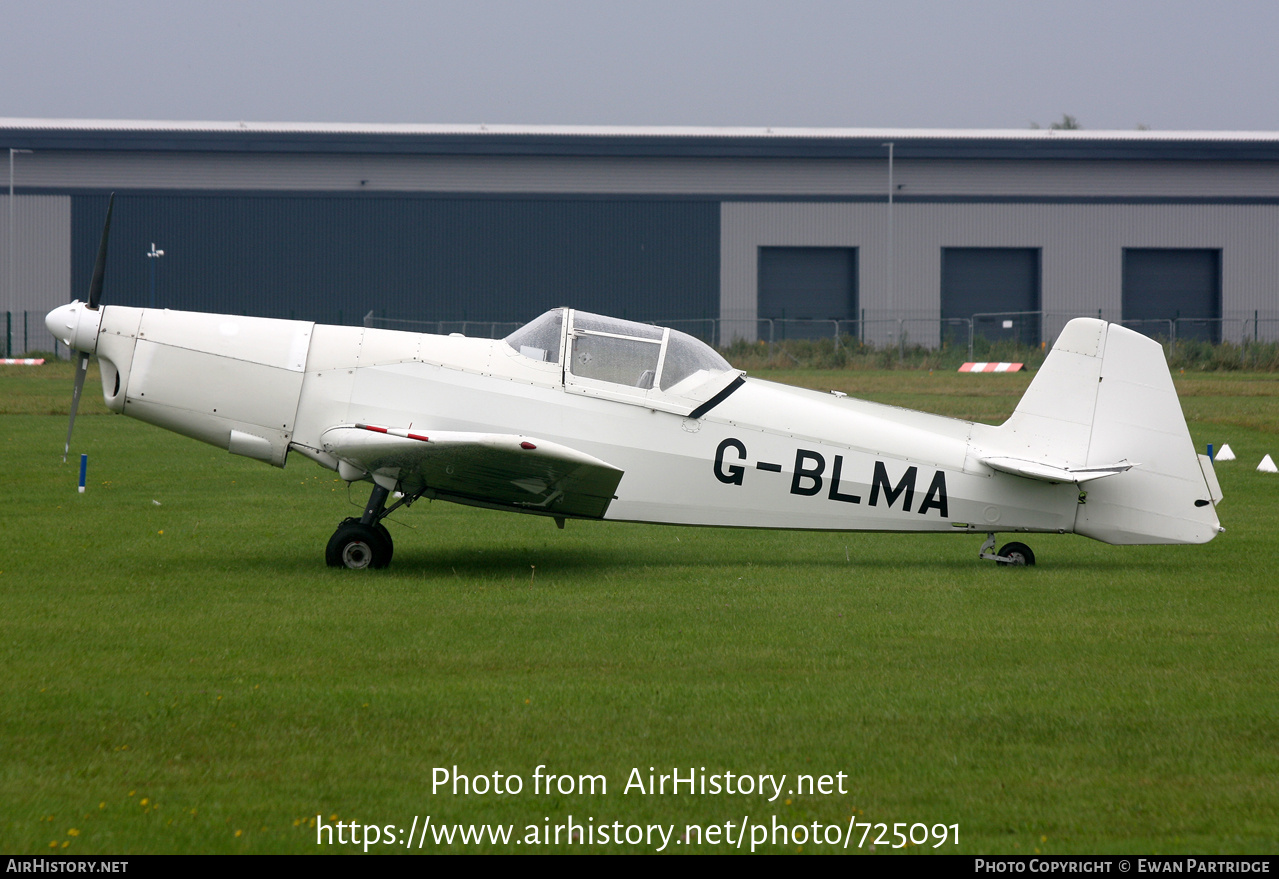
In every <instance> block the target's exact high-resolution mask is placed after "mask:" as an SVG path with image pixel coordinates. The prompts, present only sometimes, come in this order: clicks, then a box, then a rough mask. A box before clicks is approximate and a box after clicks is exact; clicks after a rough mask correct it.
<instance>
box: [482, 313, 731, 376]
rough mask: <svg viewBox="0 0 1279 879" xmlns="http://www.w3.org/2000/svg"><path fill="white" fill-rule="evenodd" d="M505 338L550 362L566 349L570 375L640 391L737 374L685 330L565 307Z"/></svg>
mask: <svg viewBox="0 0 1279 879" xmlns="http://www.w3.org/2000/svg"><path fill="white" fill-rule="evenodd" d="M566 330H567V331H566ZM504 341H505V342H506V344H507V345H510V346H511V347H512V348H514V349H515V350H516V351H518V352H519V353H520V354H522V355H524V356H525V357H530V358H532V359H533V360H539V361H544V362H550V363H559V362H560V358H561V356H562V353H563V352H565V351H567V352H568V358H567V359H568V363H567V367H568V368H567V369H566V373H567V375H568V376H572V377H573V378H576V379H584V380H587V381H592V382H605V383H609V384H615V385H621V386H623V387H626V388H633V389H638V390H641V391H649V390H652V389H655V388H656V389H658V390H660V391H663V392H671V393H674V394H679V393H681V391H682V390H684V389H688V390H691V389H692V388H694V387H701V386H703V385H705V384H706V383H708V382H709V381H711V380H713V379H716V378H718V377H721V376H728V375H730V374H731V375H732V376H734V377H735V376H737V375H738V374H739V373H737V372H736V370H734V369H733V367H732V366H730V365H729V363H728V361H727V360H725V359H724V358H723V357H720V356H719V354H717V353H716V352H715V350H714V349H713V348H711V347H710V346H709V345H707V344H706V343H705V342H702V341H700V340H698V339H696V338H694V337H692V336H690V335H688V334H687V333H681V332H679V331H678V330H672V329H669V328H666V327H655V326H653V325H652V324H644V323H638V322H636V321H630V320H620V319H618V318H614V317H605V316H604V315H600V314H591V313H590V312H587V311H576V310H574V309H569V308H556V309H552V310H551V311H548V312H546V313H545V314H543V315H542V316H540V317H538V318H536V319H535V320H533V321H531V322H529V323H527V324H525V325H524V326H522V327H520V328H519V329H518V330H516V331H515V332H513V333H511V335H509V336H507V337H506V339H505V340H504ZM677 386H681V387H677Z"/></svg>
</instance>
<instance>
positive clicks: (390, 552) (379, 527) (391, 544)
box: [373, 522, 395, 567]
mask: <svg viewBox="0 0 1279 879" xmlns="http://www.w3.org/2000/svg"><path fill="white" fill-rule="evenodd" d="M373 530H375V531H377V533H378V534H379V535H381V537H382V541H383V542H384V543H385V544H386V564H387V565H389V564H390V563H391V557H392V556H394V555H395V541H394V540H392V539H391V532H390V531H389V530H388V529H387V527H386V526H385V525H383V524H382V523H381V522H378V523H377V524H376V525H374V526H373ZM383 567H385V565H383Z"/></svg>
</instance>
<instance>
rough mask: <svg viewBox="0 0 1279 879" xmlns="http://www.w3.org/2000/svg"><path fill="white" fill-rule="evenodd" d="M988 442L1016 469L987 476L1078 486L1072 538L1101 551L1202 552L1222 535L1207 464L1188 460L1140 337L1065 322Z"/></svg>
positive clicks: (1159, 367)
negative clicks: (1183, 548) (1114, 547)
mask: <svg viewBox="0 0 1279 879" xmlns="http://www.w3.org/2000/svg"><path fill="white" fill-rule="evenodd" d="M994 433H995V437H994V439H995V442H994V443H992V445H995V446H997V450H996V449H993V448H992V449H990V450H989V451H990V452H991V453H992V460H993V461H1002V462H1007V461H1014V462H1020V463H1021V465H1022V466H1021V469H1016V468H1015V467H1014V468H1009V467H1007V466H1002V467H1001V466H999V465H998V464H997V463H992V460H987V463H990V464H991V466H995V467H996V468H997V469H1013V470H1014V472H1019V473H1020V475H1024V476H1028V477H1030V478H1039V479H1045V478H1049V477H1047V476H1045V475H1043V474H1044V473H1045V472H1047V473H1057V474H1062V473H1064V474H1066V478H1067V479H1070V480H1071V481H1074V482H1078V483H1080V485H1081V486H1083V485H1084V484H1085V483H1086V489H1081V492H1080V497H1081V503H1080V505H1079V508H1078V510H1077V512H1076V517H1075V532H1076V533H1078V534H1084V535H1086V536H1088V537H1093V538H1096V539H1097V540H1102V541H1105V542H1106V543H1206V542H1208V541H1209V540H1211V539H1212V538H1213V537H1215V536H1216V535H1217V533H1218V532H1219V531H1221V530H1222V528H1221V525H1220V523H1219V522H1218V521H1217V513H1216V508H1215V504H1216V502H1217V501H1219V500H1220V499H1221V490H1220V488H1219V487H1218V485H1217V479H1216V475H1215V474H1214V473H1213V471H1212V462H1211V461H1209V460H1208V459H1207V457H1205V456H1201V455H1196V453H1195V448H1194V444H1193V443H1192V442H1191V439H1190V430H1189V429H1188V428H1187V427H1186V419H1185V416H1184V415H1183V414H1182V411H1181V403H1180V402H1179V401H1178V399H1177V391H1176V389H1175V388H1174V387H1173V383H1172V375H1171V374H1170V373H1169V371H1168V363H1167V361H1166V360H1165V359H1164V356H1163V349H1162V348H1161V347H1160V346H1159V344H1158V343H1157V342H1154V341H1153V340H1151V339H1148V338H1146V337H1145V336H1143V335H1141V334H1139V333H1134V332H1133V331H1131V330H1128V329H1125V328H1123V327H1121V326H1118V325H1117V324H1107V323H1105V322H1104V321H1100V320H1094V319H1090V318H1078V319H1076V320H1072V321H1071V322H1070V323H1068V324H1067V325H1066V328H1065V329H1064V330H1063V331H1062V334H1061V336H1060V337H1059V338H1058V339H1057V343H1056V344H1055V345H1053V349H1052V351H1051V352H1050V353H1049V354H1048V358H1047V359H1046V360H1045V361H1044V365H1043V367H1042V368H1041V369H1040V370H1039V372H1038V374H1036V376H1035V379H1034V381H1032V382H1031V385H1030V387H1029V388H1028V389H1027V391H1026V394H1025V396H1024V397H1022V399H1021V402H1020V403H1019V404H1018V405H1017V409H1016V411H1015V412H1014V413H1013V415H1012V417H1011V418H1009V419H1008V421H1006V422H1005V423H1004V424H1003V426H1001V427H1000V428H998V429H997V430H996V431H995V432H994ZM1102 477H1105V478H1102ZM1051 481H1064V480H1063V479H1061V478H1056V479H1052V480H1051Z"/></svg>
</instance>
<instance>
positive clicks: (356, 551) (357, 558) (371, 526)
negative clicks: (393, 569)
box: [324, 484, 399, 570]
mask: <svg viewBox="0 0 1279 879" xmlns="http://www.w3.org/2000/svg"><path fill="white" fill-rule="evenodd" d="M390 493H391V492H390V491H389V490H388V489H385V488H383V487H382V486H380V485H377V484H374V486H373V492H372V493H371V494H370V495H369V502H368V503H367V504H365V506H364V514H363V515H362V516H361V517H360V518H358V519H355V518H350V519H345V520H343V522H342V524H341V525H339V526H338V528H337V531H335V532H333V536H332V537H331V538H329V545H328V547H326V548H325V550H324V561H325V562H326V563H328V565H329V567H331V568H351V569H352V570H362V569H364V568H385V567H386V566H387V565H389V564H390V563H391V556H392V554H394V552H395V546H394V544H393V543H392V541H391V532H390V531H388V530H387V529H386V526H385V525H383V524H382V518H383V517H384V516H385V515H386V514H387V513H388V512H390V511H389V510H387V509H386V499H387V497H388V496H389V495H390ZM396 506H399V504H396Z"/></svg>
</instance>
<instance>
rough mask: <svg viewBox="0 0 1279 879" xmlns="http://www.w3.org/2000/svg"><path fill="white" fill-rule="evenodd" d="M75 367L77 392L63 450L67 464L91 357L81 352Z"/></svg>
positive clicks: (63, 456)
mask: <svg viewBox="0 0 1279 879" xmlns="http://www.w3.org/2000/svg"><path fill="white" fill-rule="evenodd" d="M79 355H80V356H79V357H78V358H77V360H76V367H75V390H74V391H72V392H71V421H70V423H69V424H67V444H66V446H65V447H63V449H62V463H63V464H65V463H67V455H69V454H71V431H72V430H74V429H75V414H76V410H77V409H79V408H80V395H81V394H82V393H84V377H85V376H86V375H88V374H89V355H88V353H86V352H84V351H80V352H79Z"/></svg>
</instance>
